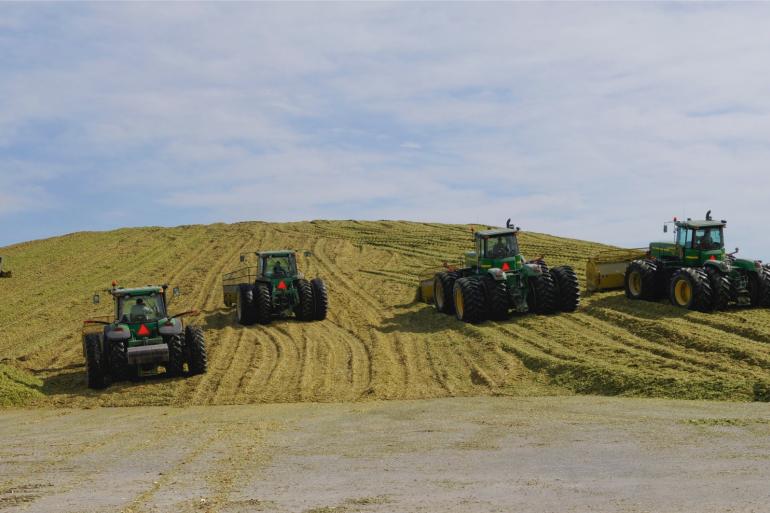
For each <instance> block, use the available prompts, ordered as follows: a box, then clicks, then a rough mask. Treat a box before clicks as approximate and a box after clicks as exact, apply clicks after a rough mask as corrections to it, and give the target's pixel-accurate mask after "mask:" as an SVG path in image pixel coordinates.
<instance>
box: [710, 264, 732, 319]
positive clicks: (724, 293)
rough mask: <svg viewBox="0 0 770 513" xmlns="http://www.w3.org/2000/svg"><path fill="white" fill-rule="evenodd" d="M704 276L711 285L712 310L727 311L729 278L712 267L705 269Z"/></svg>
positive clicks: (729, 293) (729, 291) (729, 290)
mask: <svg viewBox="0 0 770 513" xmlns="http://www.w3.org/2000/svg"><path fill="white" fill-rule="evenodd" d="M705 270H706V275H707V276H708V278H709V284H710V285H711V297H712V307H713V309H714V310H727V305H728V304H729V303H730V297H731V285H730V278H728V277H727V276H725V275H724V274H722V272H721V271H720V270H719V269H717V268H716V267H713V266H707V267H705Z"/></svg>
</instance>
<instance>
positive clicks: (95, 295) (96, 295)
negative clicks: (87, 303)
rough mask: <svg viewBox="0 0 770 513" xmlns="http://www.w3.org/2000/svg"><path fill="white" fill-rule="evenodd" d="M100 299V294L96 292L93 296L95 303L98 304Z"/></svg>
mask: <svg viewBox="0 0 770 513" xmlns="http://www.w3.org/2000/svg"><path fill="white" fill-rule="evenodd" d="M100 300H101V299H100V298H99V294H94V297H93V301H94V304H95V305H98V304H99V301H100Z"/></svg>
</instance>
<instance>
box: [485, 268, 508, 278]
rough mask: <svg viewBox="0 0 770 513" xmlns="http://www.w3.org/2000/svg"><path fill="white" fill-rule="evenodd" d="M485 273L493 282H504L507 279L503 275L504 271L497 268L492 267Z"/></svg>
mask: <svg viewBox="0 0 770 513" xmlns="http://www.w3.org/2000/svg"><path fill="white" fill-rule="evenodd" d="M487 273H488V274H489V275H490V276H491V277H492V278H493V279H494V280H495V281H505V280H507V279H508V276H506V275H505V271H503V270H502V269H500V268H498V267H492V268H491V269H487Z"/></svg>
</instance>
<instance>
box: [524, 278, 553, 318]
mask: <svg viewBox="0 0 770 513" xmlns="http://www.w3.org/2000/svg"><path fill="white" fill-rule="evenodd" d="M540 269H541V270H543V272H542V274H539V275H536V276H530V278H529V293H528V294H527V305H529V311H530V312H532V313H536V314H551V313H554V312H555V311H556V307H557V303H556V284H555V283H554V282H553V277H552V276H551V273H549V272H548V270H547V267H544V266H540Z"/></svg>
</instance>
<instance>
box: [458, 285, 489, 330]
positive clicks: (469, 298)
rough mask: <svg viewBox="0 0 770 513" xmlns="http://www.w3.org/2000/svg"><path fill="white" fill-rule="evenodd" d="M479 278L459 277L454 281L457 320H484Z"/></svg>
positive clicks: (483, 302) (482, 293) (482, 295)
mask: <svg viewBox="0 0 770 513" xmlns="http://www.w3.org/2000/svg"><path fill="white" fill-rule="evenodd" d="M482 287H483V285H482V284H481V280H480V279H478V278H476V277H467V278H460V279H459V280H457V281H455V285H454V290H453V293H452V295H453V297H454V310H455V317H457V320H459V321H463V322H481V321H483V320H484V304H485V301H484V290H483V288H482Z"/></svg>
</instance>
